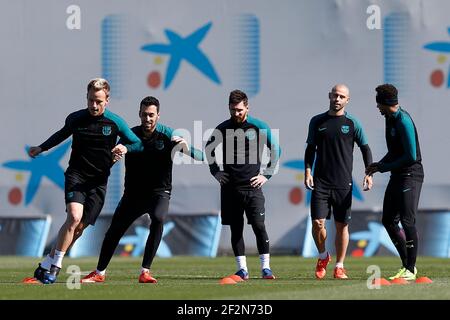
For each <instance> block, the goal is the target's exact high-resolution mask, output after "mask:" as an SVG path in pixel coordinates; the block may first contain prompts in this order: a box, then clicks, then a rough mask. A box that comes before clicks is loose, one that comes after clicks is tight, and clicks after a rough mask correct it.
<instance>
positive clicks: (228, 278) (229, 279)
mask: <svg viewBox="0 0 450 320" xmlns="http://www.w3.org/2000/svg"><path fill="white" fill-rule="evenodd" d="M219 283H220V284H236V281H234V280H233V279H231V278H230V277H225V278H222V279H220V281H219Z"/></svg>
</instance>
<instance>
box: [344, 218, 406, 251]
mask: <svg viewBox="0 0 450 320" xmlns="http://www.w3.org/2000/svg"><path fill="white" fill-rule="evenodd" d="M368 227H369V230H365V231H358V232H354V233H353V234H351V235H350V240H353V241H357V240H366V241H367V242H368V243H369V245H368V246H367V247H366V249H365V250H364V257H371V256H373V255H375V253H376V252H377V250H378V247H379V246H380V245H383V246H384V247H386V248H387V249H388V250H389V251H390V252H392V253H393V254H395V255H398V253H397V249H396V248H395V246H394V245H393V243H392V241H391V238H389V235H388V233H387V231H386V229H385V228H384V227H383V225H381V224H379V223H377V222H369V223H368Z"/></svg>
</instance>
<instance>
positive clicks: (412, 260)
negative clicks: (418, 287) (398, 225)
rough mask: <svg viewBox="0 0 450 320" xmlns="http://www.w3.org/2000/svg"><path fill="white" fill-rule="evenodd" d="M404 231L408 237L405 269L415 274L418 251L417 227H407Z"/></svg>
mask: <svg viewBox="0 0 450 320" xmlns="http://www.w3.org/2000/svg"><path fill="white" fill-rule="evenodd" d="M404 229H405V236H406V251H407V258H406V266H405V267H406V269H408V270H409V271H411V272H412V273H414V267H415V265H416V259H417V249H418V237H417V230H416V227H415V226H405V227H404Z"/></svg>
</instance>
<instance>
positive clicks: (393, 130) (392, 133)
mask: <svg viewBox="0 0 450 320" xmlns="http://www.w3.org/2000/svg"><path fill="white" fill-rule="evenodd" d="M391 136H393V137H395V128H392V129H391Z"/></svg>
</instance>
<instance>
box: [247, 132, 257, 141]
mask: <svg viewBox="0 0 450 320" xmlns="http://www.w3.org/2000/svg"><path fill="white" fill-rule="evenodd" d="M245 136H246V137H247V139H248V140H255V138H256V131H255V130H253V129H250V130H247V131H246V132H245Z"/></svg>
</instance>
